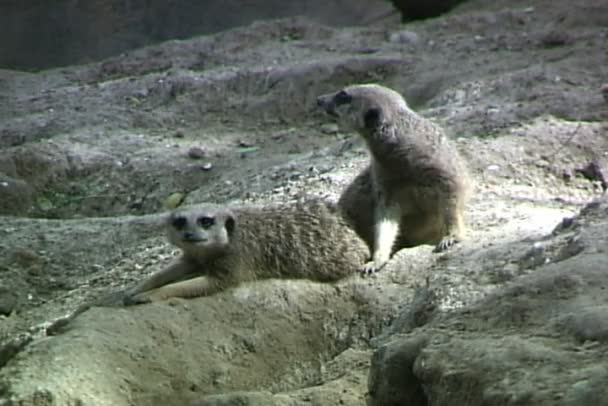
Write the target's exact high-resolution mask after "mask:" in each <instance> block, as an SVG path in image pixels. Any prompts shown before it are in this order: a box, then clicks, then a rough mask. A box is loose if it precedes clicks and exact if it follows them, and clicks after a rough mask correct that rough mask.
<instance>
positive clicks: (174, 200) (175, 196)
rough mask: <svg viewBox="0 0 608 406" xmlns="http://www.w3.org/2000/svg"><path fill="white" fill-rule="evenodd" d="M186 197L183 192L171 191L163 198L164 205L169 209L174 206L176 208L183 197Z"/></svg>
mask: <svg viewBox="0 0 608 406" xmlns="http://www.w3.org/2000/svg"><path fill="white" fill-rule="evenodd" d="M185 198H186V195H185V194H183V193H179V192H175V193H171V194H170V195H169V197H167V200H165V205H164V206H165V207H166V208H167V209H169V210H173V209H175V208H177V207H178V206H180V205H181V204H182V203H183V201H184V199H185Z"/></svg>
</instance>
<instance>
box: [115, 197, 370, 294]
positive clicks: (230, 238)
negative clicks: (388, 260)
mask: <svg viewBox="0 0 608 406" xmlns="http://www.w3.org/2000/svg"><path fill="white" fill-rule="evenodd" d="M166 229H167V236H168V239H169V242H171V244H173V245H175V246H176V247H178V248H180V249H181V250H182V255H181V257H179V258H178V259H177V260H176V261H175V262H174V263H173V264H171V265H170V266H168V267H167V268H165V269H163V270H161V271H159V272H157V273H155V274H153V275H152V276H150V278H148V279H147V280H145V281H143V282H142V283H140V284H139V285H138V286H136V287H135V288H134V289H132V290H131V291H130V292H128V293H127V295H126V296H125V300H124V302H125V304H137V303H145V302H150V301H157V300H163V299H167V298H170V297H182V298H189V297H197V296H207V295H211V294H213V293H216V292H219V291H222V290H225V289H227V288H228V287H231V286H236V285H238V284H239V283H241V282H244V281H253V280H259V279H268V278H294V279H295V278H305V279H311V280H314V281H320V282H333V281H336V280H338V279H340V278H343V277H346V276H348V275H350V274H353V273H356V271H357V269H358V268H359V267H360V266H361V264H363V263H364V262H365V261H366V260H367V258H368V257H369V249H368V247H367V245H366V244H365V242H364V241H362V240H361V238H359V236H358V235H357V234H356V233H355V232H354V231H353V230H352V229H351V228H350V227H349V225H348V224H347V223H346V221H345V220H344V219H343V218H342V216H341V214H340V213H339V211H338V210H337V209H336V208H335V207H332V206H330V205H329V204H326V203H323V202H320V201H309V202H307V203H302V204H297V205H291V206H287V205H285V206H275V207H265V208H237V209H233V210H231V209H227V208H223V207H220V206H216V205H202V206H198V207H194V208H191V209H186V210H184V209H182V210H177V211H175V212H173V213H171V214H170V215H169V216H168V218H167V221H166Z"/></svg>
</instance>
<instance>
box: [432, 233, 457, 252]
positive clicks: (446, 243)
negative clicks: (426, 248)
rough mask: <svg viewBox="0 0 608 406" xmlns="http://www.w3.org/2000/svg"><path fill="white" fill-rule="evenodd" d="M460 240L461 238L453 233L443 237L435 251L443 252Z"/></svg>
mask: <svg viewBox="0 0 608 406" xmlns="http://www.w3.org/2000/svg"><path fill="white" fill-rule="evenodd" d="M458 242H459V240H458V239H457V238H456V237H454V236H452V235H446V236H445V237H443V238H442V239H441V241H439V244H437V245H436V246H435V249H433V252H443V251H445V250H447V249H448V248H450V247H452V246H453V245H455V244H457V243H458Z"/></svg>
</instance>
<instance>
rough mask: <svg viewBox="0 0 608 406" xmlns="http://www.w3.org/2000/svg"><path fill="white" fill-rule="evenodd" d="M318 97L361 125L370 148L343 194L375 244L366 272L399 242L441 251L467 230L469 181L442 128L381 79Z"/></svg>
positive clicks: (349, 123)
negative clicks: (363, 165)
mask: <svg viewBox="0 0 608 406" xmlns="http://www.w3.org/2000/svg"><path fill="white" fill-rule="evenodd" d="M317 105H318V106H320V107H322V108H323V109H324V110H325V111H326V112H327V113H328V114H329V115H331V116H334V117H336V118H337V119H338V123H339V124H340V125H341V126H345V127H346V128H347V129H349V130H354V131H356V132H358V133H359V134H360V135H361V137H362V138H363V139H364V140H365V143H366V145H367V148H368V151H369V153H370V158H371V162H370V165H369V166H368V167H367V168H365V169H364V170H363V171H362V172H361V173H360V174H359V175H358V176H357V177H356V178H355V179H354V180H353V182H352V183H351V184H350V185H349V186H348V187H347V188H346V190H345V191H344V192H343V193H342V195H341V197H340V199H339V202H338V205H339V207H340V208H341V210H342V212H343V215H344V217H345V218H346V219H347V221H348V222H349V223H350V224H351V226H352V227H353V228H354V229H355V230H356V232H357V233H358V234H359V235H360V236H361V238H362V239H363V240H365V241H366V243H367V244H368V246H369V247H370V249H371V252H372V257H371V260H370V261H369V262H367V263H366V264H365V265H364V266H363V268H362V269H361V271H362V272H364V273H373V272H376V271H378V270H379V269H381V268H382V267H383V266H384V265H385V264H386V263H387V262H388V260H389V259H390V257H391V256H392V255H393V254H394V253H395V252H396V251H398V250H399V249H401V248H406V247H412V246H416V245H421V244H433V245H435V251H436V252H439V251H443V250H445V249H447V248H448V247H450V246H452V245H453V244H454V243H456V242H458V241H460V240H461V239H463V238H464V234H465V224H464V210H465V204H466V201H467V198H468V196H469V193H470V185H471V182H470V178H469V175H468V172H467V169H466V165H465V164H464V161H463V160H462V158H461V157H460V155H459V154H458V151H457V150H456V148H455V147H454V146H453V145H452V144H451V143H450V141H449V140H448V138H447V137H446V135H445V133H444V131H443V130H442V128H440V127H439V126H437V125H435V124H433V123H432V122H431V121H429V120H427V119H425V118H423V117H421V116H420V115H418V114H416V113H415V112H414V111H413V110H411V109H410V108H409V107H408V105H407V103H406V102H405V100H404V98H403V97H402V96H401V95H400V94H399V93H397V92H396V91H394V90H392V89H389V88H387V87H384V86H380V85H377V84H364V85H353V86H348V87H346V88H344V89H341V90H339V91H337V92H335V93H331V94H326V95H322V96H319V97H318V98H317Z"/></svg>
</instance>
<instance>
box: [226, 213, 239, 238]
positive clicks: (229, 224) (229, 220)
mask: <svg viewBox="0 0 608 406" xmlns="http://www.w3.org/2000/svg"><path fill="white" fill-rule="evenodd" d="M224 227H226V231H227V232H228V235H232V233H233V232H234V229H235V227H236V220H235V219H234V217H233V216H231V215H229V216H228V217H226V222H225V223H224Z"/></svg>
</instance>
